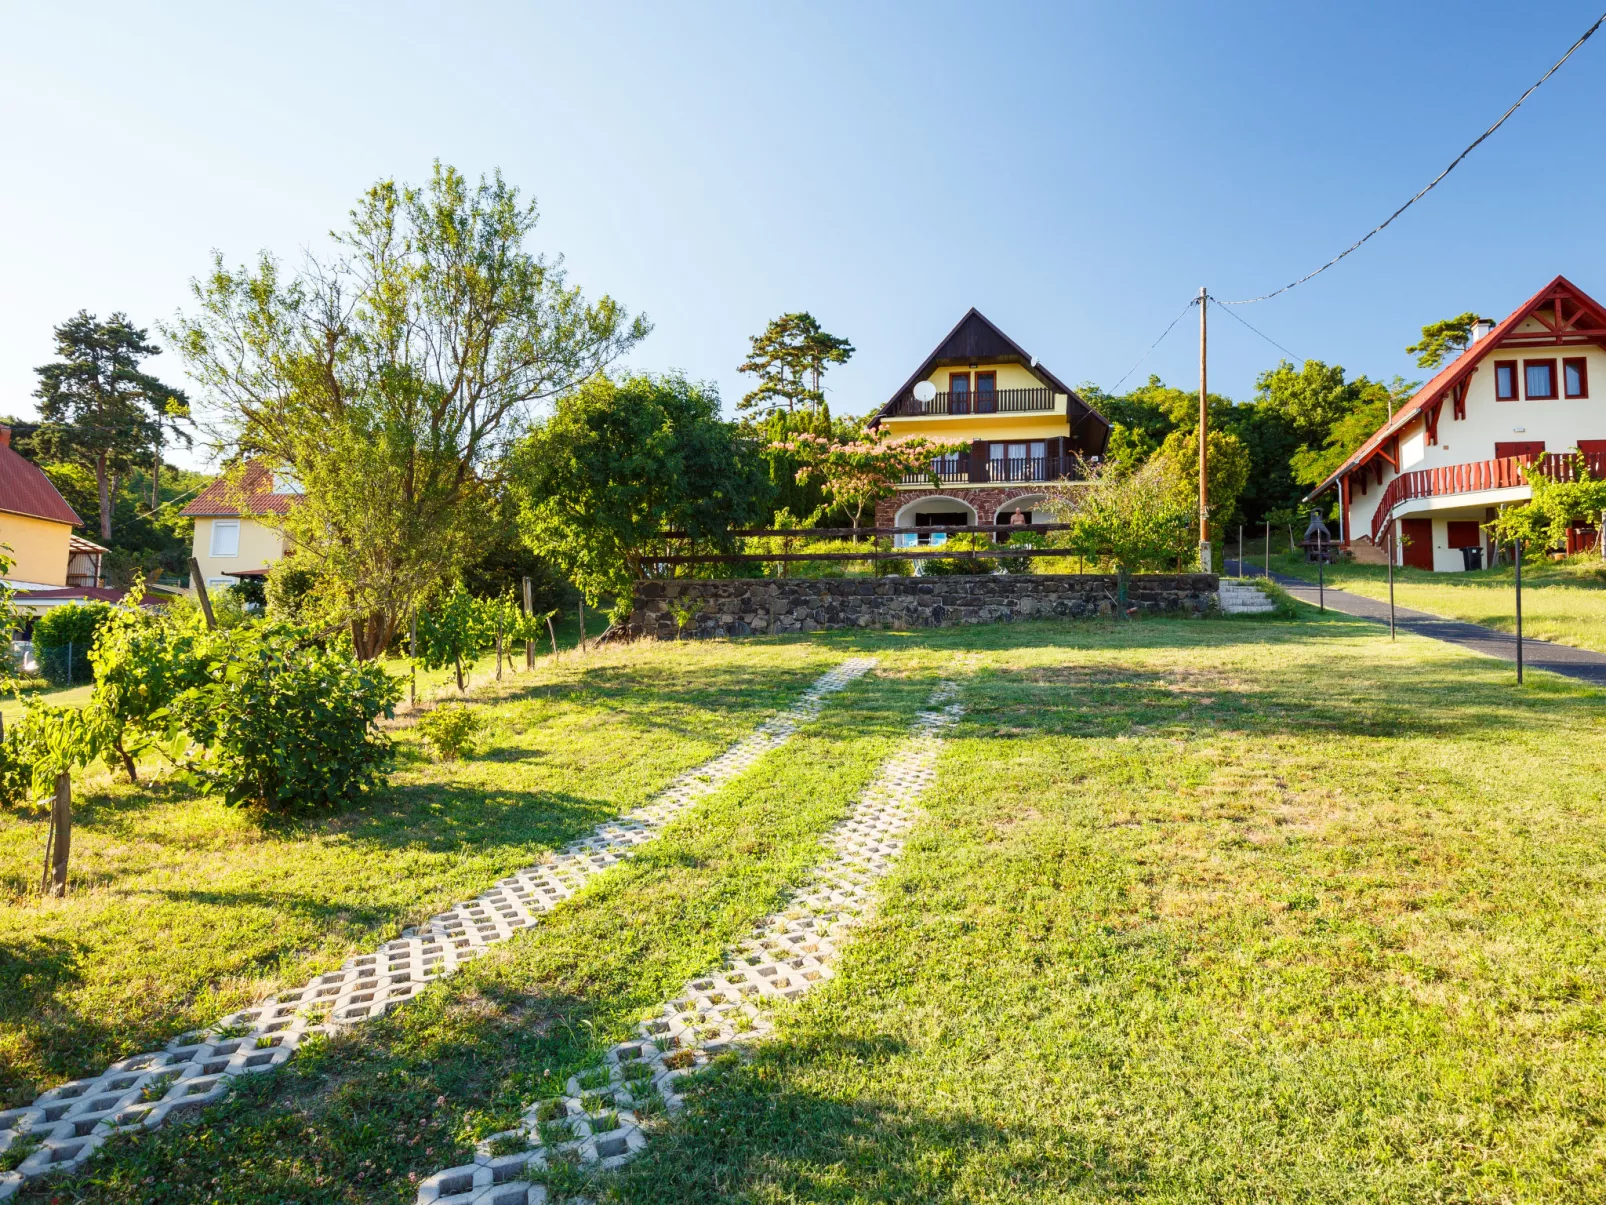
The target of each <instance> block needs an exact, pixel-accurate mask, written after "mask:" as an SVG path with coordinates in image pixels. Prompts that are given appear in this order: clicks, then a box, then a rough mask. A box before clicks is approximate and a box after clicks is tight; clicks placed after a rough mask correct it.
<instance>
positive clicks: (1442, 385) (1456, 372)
mask: <svg viewBox="0 0 1606 1205" xmlns="http://www.w3.org/2000/svg"><path fill="white" fill-rule="evenodd" d="M1557 289H1561V290H1564V291H1565V294H1566V295H1567V296H1569V297H1570V298H1571V299H1572V300H1573V301H1575V302H1577V303H1579V304H1580V305H1582V306H1586V307H1588V308H1589V309H1591V310H1594V311H1595V312H1596V313H1597V314H1606V306H1602V305H1601V304H1600V303H1599V302H1598V301H1596V300H1595V299H1594V298H1593V297H1591V296H1590V295H1589V294H1588V293H1586V292H1584V291H1583V290H1582V289H1580V288H1579V287H1578V286H1577V285H1575V284H1573V282H1572V281H1570V280H1568V279H1567V278H1566V277H1565V276H1557V277H1556V278H1555V279H1554V280H1552V281H1550V283H1549V284H1547V285H1545V287H1544V288H1542V289H1540V290H1539V291H1538V292H1537V293H1535V294H1534V295H1533V296H1532V297H1530V298H1528V300H1527V301H1525V302H1523V303H1522V304H1521V305H1519V306H1518V307H1517V308H1516V309H1514V310H1512V311H1511V313H1509V314H1507V315H1506V316H1505V317H1504V318H1503V319H1501V321H1500V323H1499V324H1498V325H1497V326H1496V327H1495V328H1494V329H1493V330H1492V331H1490V332H1489V333H1488V334H1487V335H1485V336H1484V337H1483V338H1481V339H1479V340H1478V341H1477V342H1476V343H1474V344H1472V346H1470V347H1468V348H1467V349H1466V350H1465V351H1464V352H1462V353H1461V354H1460V355H1459V356H1457V357H1456V358H1455V359H1454V360H1452V361H1450V363H1449V364H1447V365H1446V366H1445V367H1444V368H1443V369H1441V370H1440V371H1439V372H1438V373H1437V374H1436V375H1435V376H1434V378H1433V379H1432V380H1431V381H1429V382H1428V383H1427V384H1426V385H1424V386H1422V388H1420V389H1418V390H1417V391H1416V392H1415V393H1414V394H1412V395H1411V400H1410V401H1408V402H1406V403H1405V405H1403V406H1401V407H1400V409H1399V412H1398V413H1396V414H1395V416H1394V417H1393V418H1392V419H1391V420H1390V421H1388V422H1386V423H1384V424H1383V425H1382V426H1381V427H1379V428H1378V429H1377V431H1376V433H1375V434H1373V436H1372V437H1371V438H1370V439H1368V440H1367V441H1366V442H1365V443H1363V444H1362V445H1361V446H1360V447H1359V448H1358V449H1356V451H1355V452H1354V453H1353V454H1352V455H1351V456H1350V457H1349V459H1348V460H1346V461H1345V462H1344V463H1343V464H1341V465H1340V466H1339V467H1338V468H1336V469H1335V470H1333V472H1332V473H1331V474H1330V475H1329V476H1328V478H1327V480H1325V481H1323V482H1322V483H1321V484H1320V485H1318V486H1317V487H1316V488H1315V489H1313V490H1311V492H1310V493H1308V494H1306V495H1305V501H1307V502H1308V501H1310V500H1311V499H1312V498H1314V497H1316V495H1317V494H1319V493H1321V492H1322V491H1323V490H1325V489H1326V488H1327V487H1328V486H1330V485H1332V484H1333V482H1335V481H1337V480H1338V479H1339V478H1340V477H1342V476H1343V475H1344V474H1345V473H1348V472H1349V471H1350V470H1352V469H1354V468H1355V467H1356V466H1358V465H1362V464H1365V463H1366V461H1367V460H1369V459H1370V458H1371V456H1372V454H1373V453H1374V452H1376V451H1377V450H1378V449H1379V448H1380V447H1382V446H1383V443H1384V441H1385V440H1387V439H1388V438H1389V437H1390V436H1391V435H1394V434H1395V433H1396V432H1398V431H1399V430H1400V429H1401V428H1402V427H1405V426H1407V425H1409V424H1410V423H1411V421H1412V420H1413V419H1415V418H1416V416H1417V415H1419V414H1421V413H1422V411H1424V410H1426V409H1427V408H1428V407H1429V406H1431V405H1433V403H1434V402H1436V401H1439V400H1440V399H1442V398H1443V397H1445V396H1446V395H1447V394H1448V393H1449V392H1450V389H1451V387H1453V386H1454V385H1457V384H1459V383H1460V381H1461V380H1462V379H1463V378H1465V377H1468V376H1470V375H1471V374H1472V371H1473V369H1475V368H1477V366H1478V364H1479V363H1480V362H1481V361H1482V360H1483V359H1484V358H1485V357H1486V356H1488V354H1489V353H1490V352H1492V351H1494V350H1495V349H1496V348H1497V347H1499V346H1500V344H1501V342H1502V341H1503V340H1505V339H1506V338H1507V337H1508V336H1509V335H1510V334H1511V333H1512V332H1513V331H1515V330H1516V329H1517V328H1518V327H1519V326H1521V325H1522V323H1523V322H1524V321H1525V320H1526V319H1527V318H1528V317H1529V316H1530V315H1532V314H1533V312H1534V311H1535V310H1538V309H1541V308H1543V306H1544V303H1545V302H1547V301H1549V300H1551V296H1552V294H1553V293H1554V292H1555V291H1556V290H1557Z"/></svg>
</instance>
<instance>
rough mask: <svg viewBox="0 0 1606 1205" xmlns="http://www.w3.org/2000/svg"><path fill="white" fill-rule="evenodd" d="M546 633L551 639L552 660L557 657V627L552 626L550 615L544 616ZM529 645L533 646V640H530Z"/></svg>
mask: <svg viewBox="0 0 1606 1205" xmlns="http://www.w3.org/2000/svg"><path fill="white" fill-rule="evenodd" d="M546 634H547V635H548V636H549V637H551V639H552V660H553V661H556V660H557V659H558V629H557V628H555V627H553V626H552V616H550V615H548V616H547V617H546ZM530 647H531V648H532V649H533V648H534V647H535V642H534V641H531V642H530Z"/></svg>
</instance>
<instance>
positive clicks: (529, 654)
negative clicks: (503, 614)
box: [524, 578, 552, 669]
mask: <svg viewBox="0 0 1606 1205" xmlns="http://www.w3.org/2000/svg"><path fill="white" fill-rule="evenodd" d="M531 599H532V593H531V590H530V579H529V578H525V579H524V621H525V622H524V632H525V640H524V668H525V669H534V668H535V636H534V634H533V633H532V632H531V630H530V622H529V620H530V616H532V615H534V614H535V607H534V606H533V605H532V602H531ZM547 622H548V623H549V624H550V623H551V622H552V621H551V620H548V621H547Z"/></svg>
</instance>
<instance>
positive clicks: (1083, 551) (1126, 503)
mask: <svg viewBox="0 0 1606 1205" xmlns="http://www.w3.org/2000/svg"><path fill="white" fill-rule="evenodd" d="M1045 509H1047V510H1048V511H1050V513H1052V514H1054V515H1055V517H1056V518H1057V519H1058V521H1060V522H1063V523H1068V524H1070V527H1069V529H1068V530H1067V531H1065V532H1063V533H1058V534H1057V535H1056V537H1055V543H1056V544H1060V545H1061V546H1063V547H1065V548H1068V549H1070V550H1071V551H1073V552H1075V553H1077V554H1078V555H1079V556H1083V557H1086V558H1088V559H1090V560H1095V561H1097V560H1103V559H1105V558H1108V559H1110V560H1111V561H1112V562H1113V563H1114V564H1115V565H1116V566H1117V568H1118V569H1119V570H1121V571H1124V572H1126V573H1138V572H1142V571H1143V570H1155V571H1162V572H1163V571H1165V570H1168V569H1174V568H1175V567H1176V561H1177V558H1178V557H1184V558H1191V557H1192V556H1193V554H1194V547H1193V540H1194V535H1193V528H1192V526H1191V523H1192V520H1193V517H1194V503H1193V502H1192V501H1191V500H1188V499H1186V498H1185V497H1184V496H1183V495H1182V494H1180V493H1179V492H1178V490H1177V486H1176V482H1175V479H1174V478H1173V477H1172V475H1171V473H1170V472H1169V471H1168V470H1167V467H1166V465H1165V464H1164V462H1163V461H1159V460H1153V461H1150V462H1149V463H1148V464H1146V465H1144V466H1143V467H1142V468H1140V469H1138V470H1137V472H1135V473H1123V472H1121V471H1119V470H1118V469H1114V468H1102V469H1100V470H1097V471H1094V472H1091V473H1090V474H1089V476H1088V481H1087V484H1086V485H1084V486H1082V487H1080V488H1079V489H1078V490H1077V491H1076V492H1075V493H1074V494H1070V495H1068V496H1067V497H1065V498H1061V499H1053V500H1050V501H1049V502H1048V503H1047V504H1046V506H1045Z"/></svg>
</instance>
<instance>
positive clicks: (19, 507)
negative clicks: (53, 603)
mask: <svg viewBox="0 0 1606 1205" xmlns="http://www.w3.org/2000/svg"><path fill="white" fill-rule="evenodd" d="M82 525H83V520H82V519H80V518H79V517H78V514H77V512H76V511H74V510H73V508H72V507H70V506H68V505H67V500H66V499H65V498H63V497H62V496H61V494H60V493H59V492H58V491H57V490H56V487H55V486H53V485H51V484H50V478H48V477H46V476H45V475H44V473H43V472H42V471H41V470H40V468H39V466H38V465H36V464H34V463H33V462H32V461H30V460H26V459H24V458H23V457H22V456H21V455H19V454H18V453H17V452H16V451H15V450H14V449H13V448H12V446H11V428H10V427H6V426H0V544H8V545H10V547H11V551H10V552H9V553H7V555H8V556H10V557H11V559H12V562H13V563H12V566H11V572H10V573H9V574H7V575H6V577H5V579H4V580H5V581H7V582H8V583H10V584H11V585H13V586H15V587H17V588H18V589H23V590H26V589H30V588H35V589H38V588H50V587H58V586H66V585H67V561H68V558H69V556H70V555H71V551H72V549H71V548H70V545H71V543H72V540H73V531H72V529H73V528H74V527H81V526H82ZM80 542H81V543H85V544H87V541H80ZM88 547H89V548H97V549H98V545H94V544H88ZM100 551H104V549H100ZM90 584H92V585H93V584H94V583H90Z"/></svg>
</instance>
